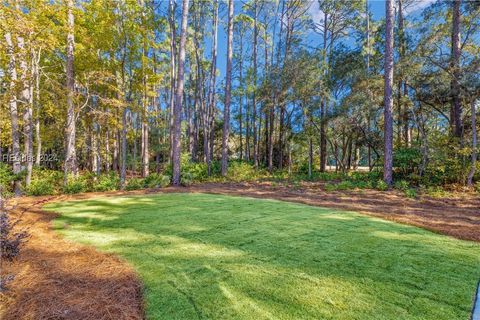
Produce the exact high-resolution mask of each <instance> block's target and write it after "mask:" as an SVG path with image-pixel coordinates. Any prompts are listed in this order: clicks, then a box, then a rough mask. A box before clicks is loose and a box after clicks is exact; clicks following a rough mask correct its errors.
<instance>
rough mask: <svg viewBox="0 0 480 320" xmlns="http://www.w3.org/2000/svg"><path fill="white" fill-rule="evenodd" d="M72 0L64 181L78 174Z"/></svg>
mask: <svg viewBox="0 0 480 320" xmlns="http://www.w3.org/2000/svg"><path fill="white" fill-rule="evenodd" d="M73 7H74V0H68V1H67V20H68V34H67V68H66V73H67V124H66V135H65V136H66V139H65V140H66V152H65V164H64V166H65V168H64V171H65V178H64V179H65V180H64V182H65V183H67V178H68V175H69V174H72V175H74V176H76V175H77V173H78V168H77V154H76V149H75V140H76V139H75V135H76V123H75V120H76V119H75V104H74V91H75V76H74V46H75V37H74V27H75V18H74V15H73Z"/></svg>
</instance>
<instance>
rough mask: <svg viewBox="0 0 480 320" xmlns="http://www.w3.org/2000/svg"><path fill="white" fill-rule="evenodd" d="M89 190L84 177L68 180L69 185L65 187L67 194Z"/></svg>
mask: <svg viewBox="0 0 480 320" xmlns="http://www.w3.org/2000/svg"><path fill="white" fill-rule="evenodd" d="M87 190H88V184H87V181H86V180H85V179H84V178H83V177H78V178H68V179H67V184H66V185H65V186H64V187H63V192H64V193H66V194H74V193H81V192H86V191H87Z"/></svg>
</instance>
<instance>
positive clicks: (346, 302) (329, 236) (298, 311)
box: [47, 194, 480, 320]
mask: <svg viewBox="0 0 480 320" xmlns="http://www.w3.org/2000/svg"><path fill="white" fill-rule="evenodd" d="M47 208H48V209H49V210H55V211H57V212H60V213H61V214H62V215H61V217H60V218H58V219H57V221H56V223H55V226H56V228H57V229H58V230H59V232H60V233H62V234H63V235H65V237H66V238H67V239H70V240H73V241H79V242H82V243H88V244H93V245H95V246H97V247H98V248H99V249H101V250H104V251H108V252H114V253H117V254H119V255H121V256H122V257H124V258H125V259H127V260H128V261H129V262H130V263H132V265H134V266H135V268H136V269H137V271H138V272H139V274H140V276H141V277H142V279H143V281H144V283H145V297H146V301H147V316H148V318H150V319H195V318H202V319H205V318H206V319H419V320H420V319H422V320H423V319H435V320H439V319H446V320H447V319H448V320H450V319H467V318H468V316H469V312H470V309H471V303H472V299H473V294H474V291H475V285H476V281H477V280H478V279H479V278H480V245H478V244H477V243H473V242H467V241H460V240H456V239H453V238H449V237H446V236H442V235H438V234H434V233H431V232H428V231H425V230H423V229H419V228H415V227H411V226H405V225H400V224H396V223H393V222H389V221H385V220H381V219H377V218H371V217H367V216H363V215H359V214H356V213H353V212H345V211H338V210H333V209H325V208H317V207H312V206H307V205H301V204H295V203H288V202H280V201H274V200H259V199H252V198H241V197H229V196H219V195H206V194H164V195H149V196H129V197H111V198H106V197H105V198H103V197H102V198H96V199H92V200H85V201H72V202H68V203H55V204H51V205H48V207H47Z"/></svg>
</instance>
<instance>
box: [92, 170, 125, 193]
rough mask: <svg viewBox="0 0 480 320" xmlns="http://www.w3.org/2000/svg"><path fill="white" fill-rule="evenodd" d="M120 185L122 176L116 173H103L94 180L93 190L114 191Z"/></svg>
mask: <svg viewBox="0 0 480 320" xmlns="http://www.w3.org/2000/svg"><path fill="white" fill-rule="evenodd" d="M119 186H120V178H119V177H118V176H117V175H116V174H115V173H114V172H111V173H107V174H102V175H100V176H98V177H96V181H94V182H93V190H95V191H114V190H117V189H118V188H119Z"/></svg>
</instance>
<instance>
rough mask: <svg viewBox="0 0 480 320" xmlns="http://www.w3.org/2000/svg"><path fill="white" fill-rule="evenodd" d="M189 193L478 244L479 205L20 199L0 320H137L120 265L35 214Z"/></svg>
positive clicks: (255, 188)
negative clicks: (334, 214)
mask: <svg viewBox="0 0 480 320" xmlns="http://www.w3.org/2000/svg"><path fill="white" fill-rule="evenodd" d="M172 192H194V193H212V194H224V195H236V196H249V197H254V198H262V199H265V198H269V199H276V200H283V201H290V202H298V203H303V204H308V205H315V206H321V207H330V208H336V209H342V210H350V211H356V212H360V213H363V214H368V215H371V216H375V217H379V218H382V219H386V220H391V221H395V222H400V223H404V224H410V225H415V226H418V227H422V228H425V229H428V230H431V231H434V232H437V233H442V234H446V235H449V236H453V237H456V238H458V239H463V240H472V241H477V242H480V197H478V196H473V195H472V196H468V195H467V196H464V197H462V198H452V199H431V198H423V199H419V200H412V199H407V198H405V197H404V196H402V195H401V194H400V193H396V192H381V191H375V190H363V191H345V192H325V191H324V190H323V187H322V184H321V183H305V184H303V185H302V186H301V188H298V187H296V186H288V185H275V186H273V185H271V184H270V183H206V184H200V185H193V186H190V187H187V188H172V187H170V188H166V189H149V190H137V191H130V192H124V191H115V192H104V193H87V194H79V195H72V196H66V195H62V196H57V197H44V198H21V199H20V200H19V203H18V206H17V208H16V209H15V212H14V215H17V216H18V215H20V214H21V212H22V211H25V214H24V215H23V216H22V222H21V223H20V224H19V225H20V227H28V228H29V232H30V234H31V238H30V239H29V241H28V242H27V244H26V245H25V247H24V248H23V250H22V252H21V255H20V257H19V259H18V260H17V261H15V262H14V263H12V264H5V263H4V266H3V267H4V270H2V274H3V275H4V274H15V276H16V277H15V280H14V282H13V283H12V284H11V286H10V287H11V288H10V290H9V291H7V292H5V293H4V294H0V302H1V305H2V306H0V318H2V319H5V320H10V319H79V320H80V319H87V320H89V319H92V320H93V319H95V320H97V319H143V317H144V309H143V300H142V286H141V281H140V280H139V278H138V276H137V275H136V273H135V272H134V270H133V269H132V268H131V267H130V266H129V265H128V264H127V263H126V262H124V261H122V260H121V259H120V258H118V257H116V256H114V255H111V254H105V253H101V252H99V251H97V250H95V249H94V248H93V247H89V246H84V245H80V244H76V243H72V242H69V241H66V240H64V239H63V238H62V237H61V236H59V235H57V234H56V233H55V232H53V230H52V229H51V221H52V220H53V219H54V218H55V217H56V215H55V214H54V213H51V212H46V211H42V210H41V206H42V205H43V204H45V203H46V202H49V201H67V200H79V199H88V198H92V197H96V196H120V195H141V194H153V193H172Z"/></svg>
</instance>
